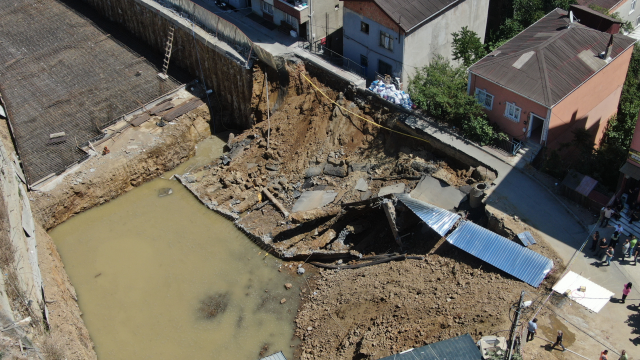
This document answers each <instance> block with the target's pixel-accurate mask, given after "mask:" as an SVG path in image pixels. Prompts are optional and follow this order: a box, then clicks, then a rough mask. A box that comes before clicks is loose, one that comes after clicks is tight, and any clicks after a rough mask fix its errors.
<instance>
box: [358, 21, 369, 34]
mask: <svg viewBox="0 0 640 360" xmlns="http://www.w3.org/2000/svg"><path fill="white" fill-rule="evenodd" d="M360 31H362V32H363V33H365V34H368V33H369V24H367V23H366V22H364V21H360Z"/></svg>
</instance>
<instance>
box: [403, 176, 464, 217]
mask: <svg viewBox="0 0 640 360" xmlns="http://www.w3.org/2000/svg"><path fill="white" fill-rule="evenodd" d="M410 195H411V197H412V198H414V199H418V200H422V201H424V202H426V203H429V204H433V205H435V206H439V207H441V208H443V209H447V210H451V209H453V208H456V207H458V206H459V205H460V203H461V202H462V201H464V200H466V197H467V195H465V194H464V193H463V192H462V191H460V190H458V189H456V188H454V187H453V186H449V185H448V184H446V183H445V182H443V181H441V180H438V179H434V178H432V177H431V176H425V177H424V178H423V179H422V180H421V181H420V182H419V183H418V185H416V188H415V189H413V191H411V193H410Z"/></svg>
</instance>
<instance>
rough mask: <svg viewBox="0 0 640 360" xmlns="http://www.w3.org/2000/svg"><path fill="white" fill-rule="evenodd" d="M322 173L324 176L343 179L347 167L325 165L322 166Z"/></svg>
mask: <svg viewBox="0 0 640 360" xmlns="http://www.w3.org/2000/svg"><path fill="white" fill-rule="evenodd" d="M323 173H324V174H325V175H330V176H337V177H345V176H347V174H348V171H347V167H346V166H344V165H342V166H339V165H331V164H327V165H325V166H324V169H323Z"/></svg>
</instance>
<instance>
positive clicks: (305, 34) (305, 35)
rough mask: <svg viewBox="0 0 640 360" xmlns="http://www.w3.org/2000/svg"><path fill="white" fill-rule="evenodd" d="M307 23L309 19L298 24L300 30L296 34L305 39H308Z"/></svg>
mask: <svg viewBox="0 0 640 360" xmlns="http://www.w3.org/2000/svg"><path fill="white" fill-rule="evenodd" d="M308 24H309V21H305V22H303V23H302V24H300V32H299V33H298V36H300V37H301V38H303V39H305V40H307V39H309V37H308V31H307V25H308Z"/></svg>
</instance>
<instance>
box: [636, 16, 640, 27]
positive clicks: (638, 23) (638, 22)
mask: <svg viewBox="0 0 640 360" xmlns="http://www.w3.org/2000/svg"><path fill="white" fill-rule="evenodd" d="M638 25H640V16H638V18H637V19H636V26H638Z"/></svg>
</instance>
